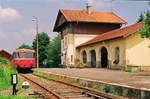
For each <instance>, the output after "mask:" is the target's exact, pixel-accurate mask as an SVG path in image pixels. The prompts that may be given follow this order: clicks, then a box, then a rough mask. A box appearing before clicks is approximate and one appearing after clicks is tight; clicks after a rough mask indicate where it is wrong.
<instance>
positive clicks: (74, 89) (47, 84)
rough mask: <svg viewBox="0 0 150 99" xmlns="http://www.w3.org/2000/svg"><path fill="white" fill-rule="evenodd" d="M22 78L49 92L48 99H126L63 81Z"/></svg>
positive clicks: (35, 76)
mask: <svg viewBox="0 0 150 99" xmlns="http://www.w3.org/2000/svg"><path fill="white" fill-rule="evenodd" d="M20 76H22V77H24V78H25V79H27V80H29V81H30V82H32V83H34V84H36V85H38V86H39V87H41V88H42V89H43V90H45V91H47V92H48V93H49V94H50V95H47V96H49V97H46V99H48V98H49V99H126V98H122V97H117V96H113V95H111V94H105V93H102V92H100V91H96V90H93V89H90V88H84V87H80V86H76V85H72V84H68V83H65V82H61V81H55V80H46V78H41V77H39V76H38V75H35V74H20Z"/></svg>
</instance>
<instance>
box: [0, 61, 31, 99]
mask: <svg viewBox="0 0 150 99" xmlns="http://www.w3.org/2000/svg"><path fill="white" fill-rule="evenodd" d="M14 73H15V74H18V72H17V70H16V69H15V68H14V67H13V65H12V64H4V63H2V62H0V91H1V90H12V85H11V74H14ZM21 87H22V82H21V80H20V78H19V76H18V84H17V87H16V88H17V89H21ZM21 90H22V89H21ZM19 91H20V90H19ZM0 99H30V97H24V96H20V95H15V96H13V95H11V94H10V93H8V95H3V94H0Z"/></svg>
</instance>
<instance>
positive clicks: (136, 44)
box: [126, 33, 150, 66]
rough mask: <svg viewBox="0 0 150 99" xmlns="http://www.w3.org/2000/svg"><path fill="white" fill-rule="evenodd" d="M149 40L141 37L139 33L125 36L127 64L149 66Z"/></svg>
mask: <svg viewBox="0 0 150 99" xmlns="http://www.w3.org/2000/svg"><path fill="white" fill-rule="evenodd" d="M149 45H150V40H149V39H146V38H141V36H140V34H138V33H134V34H133V35H132V36H129V37H127V38H126V60H127V64H134V65H138V66H150V48H149Z"/></svg>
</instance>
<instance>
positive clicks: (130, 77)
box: [35, 68, 150, 89]
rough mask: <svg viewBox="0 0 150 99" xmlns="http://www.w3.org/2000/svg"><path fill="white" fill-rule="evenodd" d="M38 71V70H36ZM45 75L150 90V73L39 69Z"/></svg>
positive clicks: (94, 69)
mask: <svg viewBox="0 0 150 99" xmlns="http://www.w3.org/2000/svg"><path fill="white" fill-rule="evenodd" d="M35 70H37V69H35ZM38 70H39V71H41V72H45V73H54V74H60V75H66V76H72V77H80V78H87V79H92V80H98V81H105V82H108V83H116V84H121V85H128V86H133V87H136V88H147V89H150V72H139V73H131V72H124V71H118V70H109V69H96V68H90V69H70V68H67V69H60V68H49V69H47V68H42V69H38Z"/></svg>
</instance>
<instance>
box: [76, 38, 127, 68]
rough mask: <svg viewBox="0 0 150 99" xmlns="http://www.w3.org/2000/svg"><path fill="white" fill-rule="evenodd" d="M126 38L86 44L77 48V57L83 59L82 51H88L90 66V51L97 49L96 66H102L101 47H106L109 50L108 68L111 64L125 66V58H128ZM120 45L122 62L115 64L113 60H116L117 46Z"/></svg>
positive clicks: (88, 63)
mask: <svg viewBox="0 0 150 99" xmlns="http://www.w3.org/2000/svg"><path fill="white" fill-rule="evenodd" d="M125 46H126V43H125V39H116V40H111V41H106V42H100V43H97V44H92V45H90V46H84V47H82V48H79V49H77V57H79V58H80V60H82V59H81V53H82V51H84V50H85V51H86V53H87V61H88V62H87V65H89V66H90V63H91V59H90V51H91V50H95V51H96V67H101V48H102V47H106V49H107V52H108V68H110V67H111V66H124V65H125V61H126V60H125V59H126V54H125ZM116 47H119V49H120V62H119V64H117V65H116V64H113V61H114V60H115V48H116Z"/></svg>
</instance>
